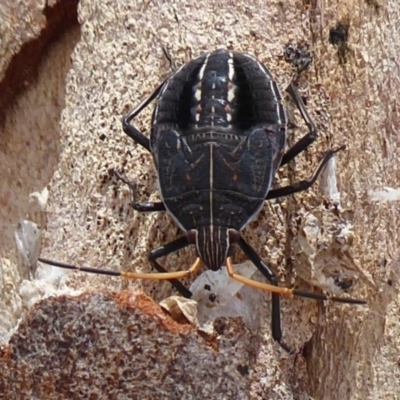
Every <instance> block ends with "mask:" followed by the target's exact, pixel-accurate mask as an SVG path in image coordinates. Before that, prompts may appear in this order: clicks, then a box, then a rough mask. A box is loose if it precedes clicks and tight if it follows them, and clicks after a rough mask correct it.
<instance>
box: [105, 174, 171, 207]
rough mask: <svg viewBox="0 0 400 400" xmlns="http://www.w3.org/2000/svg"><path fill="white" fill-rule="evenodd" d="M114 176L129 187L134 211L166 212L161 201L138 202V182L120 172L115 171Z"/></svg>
mask: <svg viewBox="0 0 400 400" xmlns="http://www.w3.org/2000/svg"><path fill="white" fill-rule="evenodd" d="M113 173H114V176H115V177H116V178H117V179H119V180H120V181H122V182H124V183H125V184H126V185H128V187H129V189H130V191H131V196H132V203H131V206H132V208H133V209H134V210H136V211H139V212H154V211H165V205H164V203H163V202H161V201H155V202H153V201H151V202H150V201H146V202H139V201H136V186H137V185H136V182H134V181H131V180H129V179H128V178H127V177H126V176H125V175H123V174H121V173H120V172H118V171H113Z"/></svg>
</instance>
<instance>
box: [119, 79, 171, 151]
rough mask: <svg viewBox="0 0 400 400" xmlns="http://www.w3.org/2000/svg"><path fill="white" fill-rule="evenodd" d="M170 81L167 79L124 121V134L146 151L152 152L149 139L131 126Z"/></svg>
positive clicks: (126, 115)
mask: <svg viewBox="0 0 400 400" xmlns="http://www.w3.org/2000/svg"><path fill="white" fill-rule="evenodd" d="M167 80H168V78H167V79H165V80H164V81H163V82H162V83H161V84H160V85H159V86H158V87H157V88H156V89H155V90H154V92H153V93H151V94H150V96H149V97H147V98H146V99H144V100H143V101H142V102H141V103H140V104H139V105H138V106H137V107H136V108H134V109H133V110H132V111H129V112H128V113H127V114H125V115H124V117H123V119H122V127H123V129H124V132H125V133H126V134H127V135H128V136H129V137H130V138H132V139H133V140H134V141H135V142H136V143H137V144H140V145H141V146H142V147H144V148H145V149H146V150H148V151H150V140H149V138H148V137H146V136H145V135H143V133H142V132H140V131H139V130H138V129H136V128H135V127H134V126H133V125H131V122H132V121H133V119H134V118H135V117H136V116H137V115H138V114H140V112H141V111H142V110H143V109H144V108H146V107H147V106H148V105H149V104H150V103H151V102H152V101H153V100H154V99H155V98H156V97H157V96H158V94H159V93H160V92H161V89H162V88H163V87H164V85H165V83H166V81H167Z"/></svg>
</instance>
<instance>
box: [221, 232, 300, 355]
mask: <svg viewBox="0 0 400 400" xmlns="http://www.w3.org/2000/svg"><path fill="white" fill-rule="evenodd" d="M238 245H239V247H240V248H241V249H242V251H243V253H244V254H246V256H247V257H248V258H249V260H250V261H251V262H252V263H253V264H254V265H255V266H256V267H257V269H258V270H259V271H260V272H261V273H262V274H263V275H264V277H265V278H266V279H267V280H268V281H270V282H271V283H272V285H274V286H277V287H278V281H277V279H276V276H275V274H274V273H273V271H272V270H271V269H269V268H268V266H267V265H266V264H265V263H264V262H263V261H262V259H261V258H260V256H259V255H258V254H257V253H256V251H255V250H254V249H253V248H252V247H251V246H250V245H249V244H248V243H247V242H246V241H245V240H244V239H243V238H242V237H241V238H240V240H239V242H238ZM228 264H229V263H228V262H227V267H228ZM228 268H229V267H228ZM228 272H229V271H228ZM231 272H232V271H231ZM283 289H284V288H283ZM271 307H272V310H271V331H272V338H273V339H274V340H275V341H276V342H278V343H279V345H280V346H281V347H282V348H283V349H285V350H286V351H287V352H288V353H290V354H293V350H292V349H291V348H290V346H288V345H287V344H286V343H285V342H284V341H283V340H282V328H281V306H280V295H279V294H276V293H272V294H271Z"/></svg>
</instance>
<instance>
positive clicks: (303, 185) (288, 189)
mask: <svg viewBox="0 0 400 400" xmlns="http://www.w3.org/2000/svg"><path fill="white" fill-rule="evenodd" d="M344 148H345V146H341V147H339V148H337V149H334V150H328V151H327V152H326V153H325V154H324V156H323V157H322V159H321V161H320V163H319V164H318V167H317V169H316V170H315V172H314V174H313V175H312V177H311V178H310V179H307V180H304V181H300V182H296V183H293V184H292V185H288V186H284V187H281V188H276V189H272V190H270V191H269V192H268V194H267V197H266V198H265V200H271V199H276V198H278V197H284V196H289V195H290V194H294V193H298V192H302V191H304V190H307V189H309V188H310V187H311V186H312V185H313V184H314V183H315V182H316V180H317V179H318V177H319V175H320V174H321V172H322V171H323V169H324V167H325V166H326V164H327V163H328V161H329V160H330V159H331V158H332V157H333V156H334V154H335V153H337V152H338V151H340V150H343V149H344Z"/></svg>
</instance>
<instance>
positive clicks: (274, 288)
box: [226, 236, 366, 352]
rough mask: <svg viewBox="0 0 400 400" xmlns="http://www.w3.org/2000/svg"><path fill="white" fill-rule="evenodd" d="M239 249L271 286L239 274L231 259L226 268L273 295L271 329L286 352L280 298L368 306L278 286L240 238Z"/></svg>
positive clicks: (232, 273)
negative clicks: (296, 297) (302, 298)
mask: <svg viewBox="0 0 400 400" xmlns="http://www.w3.org/2000/svg"><path fill="white" fill-rule="evenodd" d="M237 243H238V245H239V247H240V248H241V249H242V251H243V253H244V254H245V255H246V256H247V257H248V258H249V260H250V261H251V262H252V263H253V264H254V265H255V266H256V267H257V269H258V270H259V271H260V272H261V273H262V274H263V275H264V276H265V277H266V278H267V279H268V280H269V281H270V282H271V284H268V283H264V282H258V281H255V280H253V279H250V278H246V277H244V276H241V275H239V274H237V273H236V272H235V271H234V269H233V265H232V259H231V257H228V258H227V260H226V268H227V270H228V274H229V276H230V277H231V278H232V279H235V280H237V281H239V282H242V283H244V284H245V285H249V286H251V287H254V288H257V289H262V290H266V291H268V292H271V294H272V316H271V329H272V337H273V338H274V339H275V340H276V341H277V342H278V343H279V344H280V345H281V346H282V347H283V348H284V349H286V350H288V351H289V352H291V350H290V347H289V346H287V345H286V344H285V343H284V342H283V341H282V329H281V319H280V303H279V296H286V297H293V296H298V297H305V298H309V299H314V300H319V301H325V300H331V301H336V302H340V303H348V304H366V301H365V300H359V299H353V298H345V297H333V296H332V297H328V296H326V295H324V294H319V293H312V292H305V291H302V290H297V289H290V288H286V287H280V286H278V281H277V279H276V276H275V274H274V273H273V271H272V270H271V269H270V268H268V266H267V265H266V264H265V263H264V261H263V260H262V259H261V257H260V256H259V255H258V254H257V253H256V251H255V250H254V249H253V248H252V247H251V246H250V245H249V244H248V243H247V242H246V241H245V240H244V239H243V238H242V237H241V236H240V238H239V240H238V241H237Z"/></svg>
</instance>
